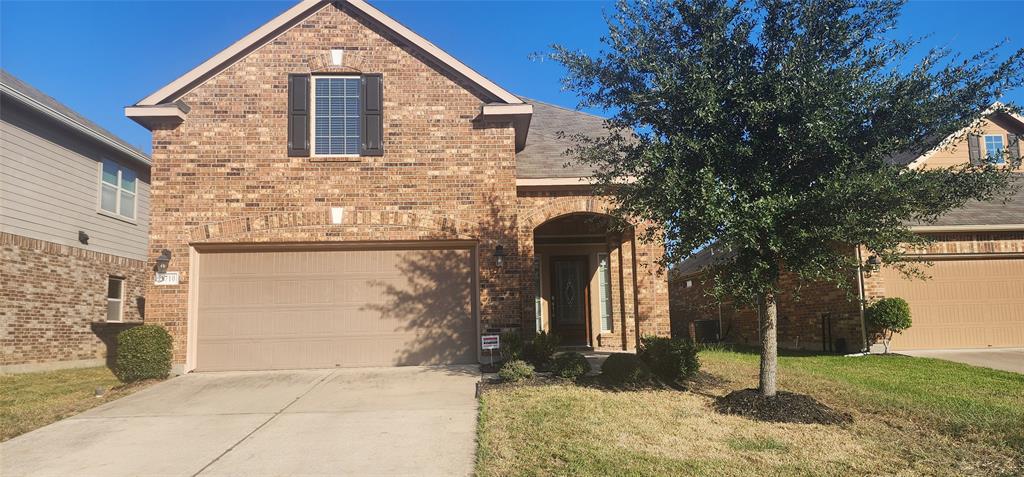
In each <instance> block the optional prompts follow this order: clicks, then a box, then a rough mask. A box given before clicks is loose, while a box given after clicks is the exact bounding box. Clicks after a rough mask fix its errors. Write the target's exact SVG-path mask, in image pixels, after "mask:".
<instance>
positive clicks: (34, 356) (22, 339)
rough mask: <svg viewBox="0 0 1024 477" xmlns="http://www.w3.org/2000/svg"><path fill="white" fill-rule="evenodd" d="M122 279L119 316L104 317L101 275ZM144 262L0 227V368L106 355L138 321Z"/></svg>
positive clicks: (104, 282) (104, 286)
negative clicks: (119, 336) (120, 319)
mask: <svg viewBox="0 0 1024 477" xmlns="http://www.w3.org/2000/svg"><path fill="white" fill-rule="evenodd" d="M111 276H119V277H124V278H125V283H124V286H125V290H124V296H125V300H124V321H125V323H121V324H115V323H106V322H105V321H106V316H107V279H108V278H109V277H111ZM148 276H149V274H148V273H146V270H145V263H144V262H142V261H139V260H132V259H128V258H124V257H117V256H113V255H107V254H103V253H98V252H93V251H89V250H84V249H80V248H76V247H69V246H66V245H60V244H55V243H51V242H45V241H42V240H36V239H30V238H27V237H22V236H18V235H12V234H8V233H2V232H0V302H2V305H0V321H2V331H0V348H2V350H3V351H2V359H0V367H4V368H10V367H13V366H22V367H26V366H24V365H32V364H43V363H53V362H60V361H66V362H71V361H78V360H94V359H101V358H105V357H106V356H107V350H108V346H109V345H110V344H112V343H113V339H114V337H115V336H116V334H117V333H118V332H119V331H121V330H122V329H124V328H126V327H128V326H132V325H133V324H137V323H140V322H141V321H142V318H143V316H142V310H140V304H141V302H140V301H139V300H140V299H141V298H142V296H143V290H144V282H145V281H146V279H147V277H148Z"/></svg>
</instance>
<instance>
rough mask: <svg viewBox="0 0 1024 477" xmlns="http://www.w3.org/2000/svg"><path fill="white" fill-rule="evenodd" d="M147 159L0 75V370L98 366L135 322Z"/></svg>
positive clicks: (139, 314) (142, 275) (142, 276)
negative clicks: (120, 332) (121, 335)
mask: <svg viewBox="0 0 1024 477" xmlns="http://www.w3.org/2000/svg"><path fill="white" fill-rule="evenodd" d="M148 226H149V157H148V156H147V155H146V154H145V153H143V152H141V151H139V150H138V149H136V148H134V147H132V146H131V145H129V144H128V143H126V142H124V141H123V140H121V139H120V138H118V137H117V136H115V135H113V134H112V133H110V132H109V131H107V130H105V129H103V128H101V127H100V126H98V125H96V124H95V123H93V122H92V121H89V120H88V119H86V118H85V117H83V116H82V115H80V114H78V113H77V112H75V111H73V110H71V109H70V108H68V107H67V106H65V105H64V104H62V103H60V102H59V101H57V100H56V99H54V98H52V97H50V96H48V95H46V94H44V93H43V92H41V91H39V90H38V89H36V88H34V87H32V86H31V85H29V84H28V83H25V82H24V81H21V80H20V79H18V78H16V77H15V76H14V75H12V74H10V73H8V72H7V71H4V70H0V372H23V371H38V370H46V369H56V368H67V367H81V366H97V365H102V364H103V363H104V362H105V360H106V358H108V357H109V356H110V351H111V348H112V347H111V345H112V344H113V342H114V338H115V336H116V334H117V332H119V331H120V330H123V329H125V328H126V327H128V326H132V325H134V324H138V323H140V322H141V321H142V318H143V314H144V306H143V305H144V302H143V299H142V298H143V291H144V285H145V283H144V282H145V280H147V279H148V278H149V276H148V274H147V273H146V270H145V266H146V246H147V242H148V239H149V233H148Z"/></svg>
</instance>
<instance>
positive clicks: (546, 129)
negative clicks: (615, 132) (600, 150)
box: [516, 98, 606, 179]
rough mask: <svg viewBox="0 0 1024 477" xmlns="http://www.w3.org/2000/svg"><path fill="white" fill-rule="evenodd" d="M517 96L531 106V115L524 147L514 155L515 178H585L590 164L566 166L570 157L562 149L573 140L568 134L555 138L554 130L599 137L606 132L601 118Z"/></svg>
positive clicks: (590, 170)
mask: <svg viewBox="0 0 1024 477" xmlns="http://www.w3.org/2000/svg"><path fill="white" fill-rule="evenodd" d="M521 99H522V100H523V101H525V102H527V103H530V104H532V105H533V118H532V119H531V120H530V132H529V135H528V136H527V138H526V146H525V147H524V148H523V150H522V151H519V152H518V153H517V154H516V177H518V178H520V179H545V178H558V177H589V176H590V175H591V174H592V173H593V168H592V167H590V166H587V165H581V164H571V165H569V166H568V167H567V166H566V165H567V163H569V162H570V161H573V158H572V157H571V156H567V155H566V154H565V152H566V151H567V150H568V149H569V148H571V147H572V146H573V145H575V143H574V141H573V140H572V138H571V137H565V138H559V137H558V133H559V131H564V132H565V133H566V135H568V136H571V135H573V134H586V135H588V136H593V137H597V136H603V135H605V134H606V131H605V128H604V118H602V117H600V116H596V115H593V114H588V113H584V112H581V111H576V110H573V109H569V108H563V107H561V106H555V105H553V104H548V103H544V102H541V101H537V100H533V99H529V98H521Z"/></svg>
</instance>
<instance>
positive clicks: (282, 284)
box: [196, 250, 477, 371]
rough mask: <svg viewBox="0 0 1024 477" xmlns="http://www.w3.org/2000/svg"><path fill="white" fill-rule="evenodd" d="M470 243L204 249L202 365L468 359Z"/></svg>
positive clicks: (471, 341) (472, 336)
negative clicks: (464, 246) (461, 246)
mask: <svg viewBox="0 0 1024 477" xmlns="http://www.w3.org/2000/svg"><path fill="white" fill-rule="evenodd" d="M472 274H473V266H472V253H471V252H470V251H469V250H345V251H260V252H234V253H202V254H200V257H199V277H198V278H199V281H198V287H197V289H198V320H197V324H198V343H197V344H198V346H197V350H196V365H197V369H198V370H200V371H213V370H255V369H296V368H324V367H336V366H341V367H357V366H402V365H427V364H455V363H472V362H475V361H476V359H477V357H476V347H475V343H476V333H477V328H476V322H475V320H474V317H473V309H472V303H473V299H472V297H473V290H474V288H475V286H474V284H473V275H472Z"/></svg>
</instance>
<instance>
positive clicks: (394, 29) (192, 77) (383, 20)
mask: <svg viewBox="0 0 1024 477" xmlns="http://www.w3.org/2000/svg"><path fill="white" fill-rule="evenodd" d="M332 3H339V4H344V5H347V6H351V7H352V8H353V9H354V10H355V11H356V12H357V13H359V14H361V15H363V16H365V17H366V18H368V19H370V20H371V21H372V23H373V24H374V25H376V26H378V27H380V28H382V29H385V30H387V31H389V32H391V33H392V34H394V35H397V36H398V37H399V38H402V39H404V40H406V41H408V42H409V43H410V44H411V45H413V46H415V47H416V48H418V49H419V50H421V51H422V52H424V53H425V54H426V55H427V56H428V57H430V58H432V59H434V60H435V61H437V62H438V63H439V64H440V65H442V66H444V67H446V68H448V69H450V70H451V71H454V72H455V73H457V74H459V75H461V76H463V77H465V78H466V79H467V80H469V81H470V82H471V83H473V84H475V85H477V86H479V87H480V88H481V89H482V90H483V91H485V92H487V93H488V94H491V95H493V96H494V98H495V99H496V100H497V101H498V102H501V103H506V104H522V103H523V102H522V100H520V99H519V98H518V97H516V96H515V95H513V94H511V93H509V92H508V91H505V90H504V89H503V88H501V87H500V86H498V85H497V84H495V83H493V82H492V81H490V80H488V79H487V78H485V77H484V76H483V75H481V74H480V73H477V72H476V71H474V70H473V69H471V68H470V67H468V66H466V65H465V64H463V63H462V62H460V61H459V60H457V59H455V58H454V57H452V56H451V55H449V54H448V53H447V52H445V51H444V50H442V49H440V48H438V47H437V46H435V45H434V44H433V43H431V42H429V41H427V40H426V39H425V38H423V37H421V36H420V35H418V34H416V33H415V32H413V31H412V30H410V29H408V28H406V27H405V26H404V25H402V24H401V23H399V22H398V21H396V20H394V19H393V18H391V17H389V16H387V15H385V14H384V13H383V12H381V11H380V10H377V9H376V8H374V7H373V6H371V5H370V4H368V3H366V2H365V1H363V0H341V1H338V2H330V1H325V0H302V1H300V2H299V3H298V4H296V5H295V6H293V7H292V8H289V9H288V10H286V11H285V12H284V13H282V14H280V15H278V16H277V17H275V18H274V19H273V20H270V21H269V22H267V23H265V24H264V25H262V26H260V27H259V28H257V29H256V30H253V31H252V33H249V34H248V35H246V36H244V37H242V39H240V40H238V41H236V42H235V43H233V44H232V45H231V46H229V47H227V48H225V49H224V50H222V51H221V52H220V53H217V54H216V55H214V56H213V57H211V58H210V59H208V60H206V61H204V62H203V63H201V64H200V65H199V66H197V67H195V68H193V69H192V70H191V71H189V72H188V73H185V74H184V75H182V76H181V77H179V78H177V79H175V80H174V81H172V82H170V83H168V84H167V85H165V86H164V87H162V88H160V89H158V90H157V91H155V92H154V93H152V94H150V95H149V96H146V97H145V98H143V99H142V100H140V101H139V102H138V103H136V104H135V105H134V106H136V107H139V106H141V107H146V106H156V105H161V104H167V103H172V102H174V101H176V100H178V99H180V98H181V97H182V96H184V95H185V94H186V93H188V92H189V91H190V90H192V89H194V88H195V87H197V86H199V85H201V84H203V83H204V82H206V81H207V80H209V79H210V78H212V77H213V76H215V75H216V74H217V73H219V72H221V71H223V70H224V69H225V68H227V67H229V66H231V65H232V64H234V63H235V62H237V61H239V60H240V59H242V58H244V57H245V56H246V55H248V54H249V53H250V52H252V51H253V50H255V49H257V48H259V47H261V46H263V45H265V44H267V43H268V42H270V41H272V40H273V39H274V38H276V37H277V36H279V35H281V34H282V33H284V32H285V31H287V30H289V29H291V28H292V27H294V26H295V25H297V24H298V23H299V22H301V21H302V20H304V19H306V18H307V17H309V16H310V15H312V14H313V13H316V12H317V11H319V10H320V9H322V8H324V7H326V6H328V5H331V4H332Z"/></svg>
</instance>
